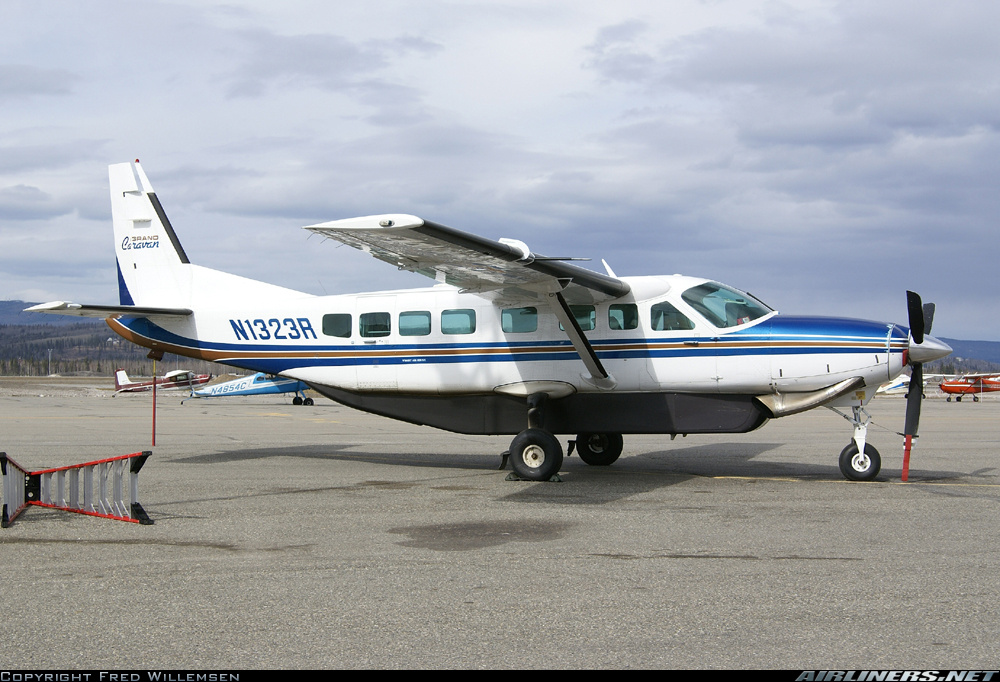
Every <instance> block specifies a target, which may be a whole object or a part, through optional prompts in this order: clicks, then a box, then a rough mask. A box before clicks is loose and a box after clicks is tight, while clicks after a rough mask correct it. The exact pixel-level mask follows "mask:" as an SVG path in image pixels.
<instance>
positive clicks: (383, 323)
mask: <svg viewBox="0 0 1000 682" xmlns="http://www.w3.org/2000/svg"><path fill="white" fill-rule="evenodd" d="M391 330H392V322H391V320H390V317H389V313H361V316H360V317H359V318H358V331H359V332H361V336H364V337H366V338H372V337H379V336H389V332H390V331H391Z"/></svg>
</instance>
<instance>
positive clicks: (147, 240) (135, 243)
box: [122, 234, 160, 251]
mask: <svg viewBox="0 0 1000 682" xmlns="http://www.w3.org/2000/svg"><path fill="white" fill-rule="evenodd" d="M158 248H160V237H159V235H155V234H150V235H143V236H138V237H125V239H123V240H122V251H133V250H135V249H158Z"/></svg>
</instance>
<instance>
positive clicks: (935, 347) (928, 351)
mask: <svg viewBox="0 0 1000 682" xmlns="http://www.w3.org/2000/svg"><path fill="white" fill-rule="evenodd" d="M949 353H951V346H949V345H948V344H947V343H945V342H944V341H940V340H938V339H935V338H934V337H933V336H924V342H923V343H914V342H913V337H910V351H909V357H910V362H931V361H932V360H937V359H938V358H943V357H944V356H946V355H948V354H949Z"/></svg>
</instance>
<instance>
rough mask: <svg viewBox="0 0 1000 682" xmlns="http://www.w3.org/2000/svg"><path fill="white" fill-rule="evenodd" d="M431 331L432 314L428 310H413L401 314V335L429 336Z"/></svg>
mask: <svg viewBox="0 0 1000 682" xmlns="http://www.w3.org/2000/svg"><path fill="white" fill-rule="evenodd" d="M430 333H431V314H430V313H429V312H428V311H426V310H411V311H407V312H405V313H400V314H399V335H400V336H427V335H428V334H430Z"/></svg>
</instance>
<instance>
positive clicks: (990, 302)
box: [0, 0, 1000, 340]
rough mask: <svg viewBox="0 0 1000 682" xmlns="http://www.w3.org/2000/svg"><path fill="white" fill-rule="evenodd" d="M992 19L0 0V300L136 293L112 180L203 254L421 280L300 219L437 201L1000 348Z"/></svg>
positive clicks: (985, 10) (661, 6)
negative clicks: (931, 311)
mask: <svg viewBox="0 0 1000 682" xmlns="http://www.w3.org/2000/svg"><path fill="white" fill-rule="evenodd" d="M998 26H1000V4H998V3H995V2H991V1H990V0H980V1H976V2H967V1H963V0H953V1H952V2H948V3H942V2H929V1H924V0H879V1H878V2H871V1H870V0H860V1H857V2H854V1H845V2H837V1H828V0H788V1H785V2H766V1H765V2H738V1H730V0H671V2H663V1H662V0H649V1H646V0H616V1H615V2H604V1H602V2H595V1H592V0H575V1H573V2H537V0H506V1H499V0H498V1H495V2H494V1H486V0H484V1H477V0H473V1H468V0H463V1H458V0H455V1H453V2H443V1H437V0H423V1H420V2H402V1H385V0H367V1H366V2H364V3H356V2H352V3H346V2H343V3H337V2H333V3H331V2H326V1H315V2H312V1H306V0H302V1H296V0H290V1H287V2H281V3H276V2H273V1H272V0H229V1H224V2H213V1H211V0H197V1H195V0H171V1H164V2H146V1H143V2H136V1H135V0H131V1H128V2H126V1H121V0H88V2H86V3H78V2H70V1H68V0H67V1H53V0H28V1H21V0H2V2H0V299H22V300H31V301H42V300H52V299H67V300H75V301H83V302H90V303H115V302H117V288H116V280H115V270H114V257H113V252H112V248H113V247H112V239H111V224H110V208H109V202H108V189H107V165H108V164H110V163H118V162H123V161H128V160H131V159H135V158H139V159H141V160H142V163H143V167H144V169H145V170H146V172H147V174H148V175H149V177H150V180H151V181H152V184H153V186H154V187H155V189H156V191H157V194H158V195H159V197H160V199H161V201H162V202H163V204H164V207H165V209H166V211H167V213H168V215H169V216H170V218H171V221H172V222H173V224H174V226H175V228H176V229H177V232H178V234H179V236H180V238H181V240H182V241H183V243H184V246H185V249H186V251H187V253H188V255H189V256H190V257H191V259H192V261H193V262H197V263H199V264H201V265H205V266H208V267H214V268H218V269H223V270H228V271H231V272H237V273H239V274H242V275H245V276H249V277H254V278H257V279H262V280H265V281H269V282H273V283H276V284H281V285H283V286H288V287H292V288H296V289H300V290H303V291H307V292H309V293H316V294H322V293H331V294H332V293H343V292H354V291H363V290H370V289H379V288H390V287H406V286H423V285H425V284H426V283H427V282H426V281H425V280H424V279H423V278H421V277H419V276H417V275H412V274H408V273H398V272H395V271H393V270H392V269H391V268H388V267H387V266H385V265H384V264H382V263H380V262H378V261H375V260H373V259H370V258H368V257H366V256H364V255H363V254H362V253H360V252H358V251H355V250H353V249H350V248H347V247H340V248H338V247H337V246H336V245H335V244H334V243H332V242H323V241H321V240H320V239H318V238H316V237H313V238H312V239H310V238H309V235H308V233H307V232H306V231H304V230H301V229H300V228H301V226H303V225H308V224H311V223H316V222H322V221H327V220H334V219H338V218H347V217H353V216H357V215H369V214H375V213H388V212H401V213H412V214H415V215H419V216H421V217H423V218H427V219H429V220H434V221H436V222H439V223H443V224H445V225H449V226H451V227H455V228H459V229H463V230H467V231H471V232H475V233H477V234H481V235H483V236H487V237H492V238H499V237H511V238H517V239H521V240H523V241H525V242H527V243H528V244H529V246H530V247H531V248H532V250H534V251H536V252H538V253H543V254H549V255H559V256H580V257H592V258H594V259H595V260H594V265H592V267H595V268H600V265H599V263H600V259H601V258H605V259H607V260H608V262H609V263H610V264H611V266H612V267H613V268H614V269H615V271H616V272H617V273H618V274H619V275H641V274H671V273H675V272H680V273H684V274H689V275H696V276H703V277H710V278H713V279H717V280H720V281H723V282H727V283H729V284H732V285H734V286H737V287H739V288H742V289H746V290H749V291H751V292H753V293H754V294H756V295H757V296H759V297H760V298H762V299H763V300H764V301H766V302H768V303H769V304H771V305H772V306H774V307H776V308H778V309H779V310H781V311H782V312H786V313H815V314H832V315H850V316H857V317H865V318H871V319H879V320H886V321H898V322H905V320H906V305H905V295H904V291H905V290H906V289H913V290H915V291H918V292H919V293H921V294H922V295H923V296H924V300H925V301H935V302H936V303H937V305H938V313H937V317H936V320H935V324H934V333H935V335H940V336H946V337H952V338H963V339H986V340H1000V305H998V304H997V292H998V291H1000V276H998V273H997V269H998V266H1000V246H998V244H1000V233H998V230H997V229H996V227H997V223H998V218H1000V210H998V198H1000V192H998V191H997V189H996V187H995V185H996V183H997V180H998V178H1000V144H998V142H1000V136H998V124H1000V41H997V40H996V34H997V27H998Z"/></svg>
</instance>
